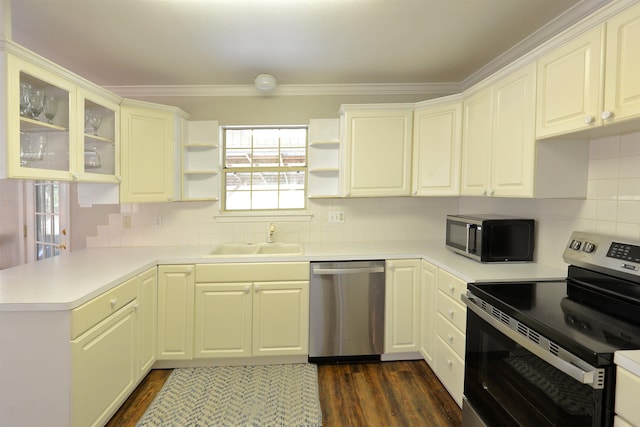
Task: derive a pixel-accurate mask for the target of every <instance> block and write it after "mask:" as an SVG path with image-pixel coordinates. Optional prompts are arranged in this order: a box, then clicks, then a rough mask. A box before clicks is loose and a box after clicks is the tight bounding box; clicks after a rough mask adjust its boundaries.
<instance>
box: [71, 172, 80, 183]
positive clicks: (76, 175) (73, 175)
mask: <svg viewBox="0 0 640 427" xmlns="http://www.w3.org/2000/svg"><path fill="white" fill-rule="evenodd" d="M78 178H79V176H78V174H77V173H76V172H73V173H72V174H71V179H73V180H74V181H77V180H78Z"/></svg>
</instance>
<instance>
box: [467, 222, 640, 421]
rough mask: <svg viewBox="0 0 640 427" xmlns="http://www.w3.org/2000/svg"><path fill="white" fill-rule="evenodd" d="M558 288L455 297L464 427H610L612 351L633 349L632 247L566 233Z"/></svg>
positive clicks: (637, 244)
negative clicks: (462, 311)
mask: <svg viewBox="0 0 640 427" xmlns="http://www.w3.org/2000/svg"><path fill="white" fill-rule="evenodd" d="M563 259H564V260H565V262H567V263H568V264H570V266H569V268H568V274H567V276H568V278H567V280H565V281H560V282H518V283H478V284H470V285H469V286H468V293H467V295H466V297H465V296H463V299H464V300H465V303H466V304H467V306H468V310H467V338H466V339H467V342H466V352H465V353H466V354H465V384H464V394H465V399H464V404H463V426H465V427H469V426H500V427H502V426H510V425H517V426H535V427H542V426H572V427H574V426H592V427H593V426H612V425H613V416H614V400H615V395H614V392H615V366H614V363H613V355H614V352H615V351H617V350H622V349H640V241H630V240H628V239H620V238H616V237H611V236H603V235H597V234H590V233H582V232H574V233H573V234H572V236H571V239H570V241H569V243H568V244H567V247H566V249H565V251H564V255H563Z"/></svg>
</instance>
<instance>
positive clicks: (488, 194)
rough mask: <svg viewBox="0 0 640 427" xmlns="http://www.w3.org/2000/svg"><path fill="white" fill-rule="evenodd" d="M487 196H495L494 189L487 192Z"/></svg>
mask: <svg viewBox="0 0 640 427" xmlns="http://www.w3.org/2000/svg"><path fill="white" fill-rule="evenodd" d="M487 196H493V189H491V188H490V189H489V191H487Z"/></svg>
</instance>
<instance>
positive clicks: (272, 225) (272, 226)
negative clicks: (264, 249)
mask: <svg viewBox="0 0 640 427" xmlns="http://www.w3.org/2000/svg"><path fill="white" fill-rule="evenodd" d="M275 232H276V225H275V224H274V223H271V224H269V238H268V239H267V243H273V233H275Z"/></svg>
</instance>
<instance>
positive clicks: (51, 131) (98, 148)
mask: <svg viewBox="0 0 640 427" xmlns="http://www.w3.org/2000/svg"><path fill="white" fill-rule="evenodd" d="M12 49H14V50H15V51H16V52H17V53H16V54H13V53H7V52H2V58H3V59H4V60H5V61H6V67H4V68H3V72H6V82H5V83H6V92H7V97H6V104H5V109H6V120H7V132H6V134H5V138H6V139H5V141H6V144H7V148H6V151H5V150H3V154H4V152H6V155H7V157H6V159H4V157H0V160H3V159H4V161H3V165H2V166H1V167H0V177H9V178H26V179H52V180H61V181H81V182H110V183H117V182H118V181H119V173H120V171H119V168H120V153H119V135H120V127H119V126H120V124H119V118H120V106H119V103H120V101H121V98H120V97H118V96H116V95H113V94H111V93H110V92H108V91H106V90H104V89H102V88H100V87H98V86H95V85H92V84H90V83H89V82H87V81H86V80H84V79H82V78H80V77H78V76H75V75H74V74H73V73H71V72H69V71H67V70H64V69H63V68H61V67H58V66H57V65H55V64H53V63H51V62H48V61H46V60H45V59H43V58H40V57H38V56H37V55H35V54H33V53H30V52H28V51H26V50H25V51H23V50H22V49H19V48H17V47H13V48H12ZM3 119H4V118H3ZM89 119H90V120H89Z"/></svg>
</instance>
